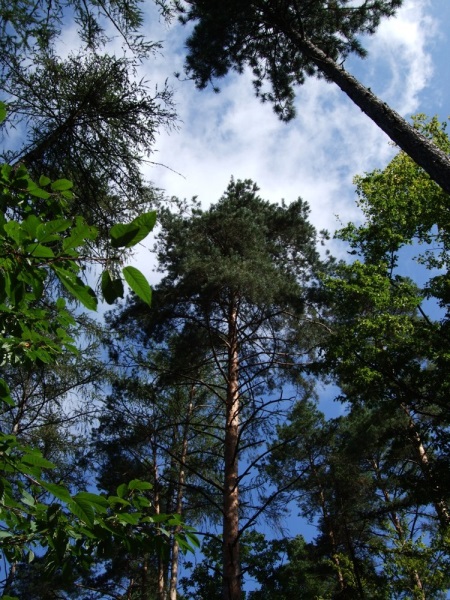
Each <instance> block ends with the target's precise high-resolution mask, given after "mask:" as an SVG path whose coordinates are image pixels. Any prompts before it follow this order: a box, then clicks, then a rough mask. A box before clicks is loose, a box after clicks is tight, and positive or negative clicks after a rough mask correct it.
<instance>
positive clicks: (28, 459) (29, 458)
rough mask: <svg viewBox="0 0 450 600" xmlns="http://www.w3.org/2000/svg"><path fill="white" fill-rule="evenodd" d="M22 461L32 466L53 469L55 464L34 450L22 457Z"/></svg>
mask: <svg viewBox="0 0 450 600" xmlns="http://www.w3.org/2000/svg"><path fill="white" fill-rule="evenodd" d="M22 462H23V463H25V464H26V465H31V466H33V467H42V468H43V469H55V468H56V465H54V464H53V463H52V462H50V461H49V460H47V459H46V458H44V457H43V456H42V454H41V453H40V452H39V451H38V450H36V451H35V452H30V453H28V454H26V455H25V456H23V457H22Z"/></svg>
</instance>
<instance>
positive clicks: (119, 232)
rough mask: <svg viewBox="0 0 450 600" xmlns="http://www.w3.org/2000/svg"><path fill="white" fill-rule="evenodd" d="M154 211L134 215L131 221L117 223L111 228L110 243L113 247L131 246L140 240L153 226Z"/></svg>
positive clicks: (154, 220) (154, 219)
mask: <svg viewBox="0 0 450 600" xmlns="http://www.w3.org/2000/svg"><path fill="white" fill-rule="evenodd" d="M155 222H156V213H155V212H154V211H153V212H149V213H144V214H143V215H140V216H139V217H136V219H133V221H131V223H128V224H121V223H118V224H117V225H114V226H113V227H112V228H111V231H110V236H111V245H112V246H113V247H114V248H131V247H132V246H135V245H136V244H138V243H139V242H141V241H142V240H143V239H144V238H146V237H147V235H148V234H149V233H150V231H151V230H152V229H153V227H154V226H155Z"/></svg>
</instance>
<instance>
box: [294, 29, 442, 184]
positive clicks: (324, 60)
mask: <svg viewBox="0 0 450 600" xmlns="http://www.w3.org/2000/svg"><path fill="white" fill-rule="evenodd" d="M282 29H283V31H284V33H285V35H286V36H288V37H289V38H290V39H291V40H292V41H293V42H294V43H295V44H296V46H297V47H298V49H299V50H300V51H301V52H302V53H303V54H304V55H305V56H306V57H308V58H309V59H310V60H311V61H312V62H313V63H314V64H315V65H316V67H317V68H318V69H319V71H321V72H322V73H323V74H324V75H326V77H327V78H328V79H330V80H331V81H333V82H334V83H336V84H337V85H338V86H339V87H340V88H341V90H342V91H343V92H345V93H346V94H347V96H348V97H349V98H350V99H351V100H353V102H354V103H355V104H356V105H357V106H359V108H360V109H361V110H362V111H363V112H364V113H365V114H366V115H367V116H368V117H370V118H371V119H372V121H373V122H374V123H376V125H378V127H380V129H382V130H383V131H384V132H385V133H386V134H387V135H388V136H389V137H390V138H391V140H392V141H393V142H395V143H396V144H397V146H399V148H401V149H402V150H404V152H406V154H408V156H410V157H411V158H412V159H413V160H414V161H415V162H416V163H417V164H418V165H419V166H420V167H422V169H424V171H426V172H427V173H428V175H429V176H430V177H431V179H433V180H434V181H436V183H438V184H439V185H440V186H441V188H442V189H443V190H444V191H445V192H447V194H450V157H449V156H448V155H447V154H446V153H445V152H443V151H442V150H440V149H439V148H438V147H437V146H436V145H435V144H434V143H433V142H431V141H430V140H429V139H428V138H426V137H425V136H424V135H422V134H421V133H420V132H419V131H417V130H416V129H414V127H412V126H411V125H410V124H409V123H408V122H407V121H406V120H405V119H403V117H401V116H400V115H399V114H398V113H397V112H396V111H395V110H393V109H392V108H390V106H389V105H388V104H386V103H385V102H382V101H381V100H380V99H379V98H378V97H377V96H375V94H374V93H373V92H372V91H371V90H370V88H366V87H365V86H364V85H362V84H361V83H360V82H359V81H358V80H357V79H356V78H355V77H353V75H350V73H348V72H347V71H346V70H345V69H344V68H343V67H341V66H339V65H338V64H337V63H336V62H335V61H334V60H332V59H331V58H329V57H328V56H327V55H326V54H325V53H324V52H322V50H320V48H318V47H317V46H315V45H314V44H313V43H312V42H311V41H309V40H307V39H304V38H303V37H302V36H301V34H299V33H298V32H296V31H295V30H293V29H291V28H288V27H286V26H282Z"/></svg>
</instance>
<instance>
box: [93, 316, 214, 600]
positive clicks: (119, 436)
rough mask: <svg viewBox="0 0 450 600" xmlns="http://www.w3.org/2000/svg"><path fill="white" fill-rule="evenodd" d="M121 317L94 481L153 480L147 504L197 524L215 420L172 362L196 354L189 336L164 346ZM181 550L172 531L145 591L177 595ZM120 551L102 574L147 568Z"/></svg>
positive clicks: (105, 484) (112, 343)
mask: <svg viewBox="0 0 450 600" xmlns="http://www.w3.org/2000/svg"><path fill="white" fill-rule="evenodd" d="M117 317H118V315H117V314H116V313H114V314H113V315H109V317H108V318H107V321H108V322H109V323H114V321H115V319H117ZM127 325H128V326H127V332H126V336H122V338H121V339H117V338H115V339H111V337H110V338H109V350H110V356H111V358H112V360H113V361H114V365H115V368H114V369H113V372H112V374H111V376H110V381H111V383H112V390H111V393H110V395H109V396H108V398H107V399H106V402H105V404H104V407H103V410H102V411H101V415H100V417H99V427H98V428H97V429H96V431H95V437H94V444H93V457H94V460H95V461H96V463H97V464H98V467H97V469H96V472H97V481H98V485H99V487H100V488H101V489H103V490H105V491H106V492H107V493H111V490H114V489H115V488H116V486H117V484H118V482H120V481H122V480H123V479H124V478H126V477H130V476H132V477H133V478H134V477H136V478H145V479H146V480H148V481H150V482H151V483H152V485H153V496H152V504H153V507H154V510H155V512H156V513H157V514H158V513H171V514H176V515H177V516H178V517H180V518H181V516H182V517H183V519H184V520H185V521H189V523H190V524H191V526H192V525H194V524H195V525H197V526H200V524H201V523H203V522H204V521H205V519H206V516H207V514H208V507H207V506H205V505H206V502H205V499H204V497H203V496H202V495H201V494H199V492H198V487H199V482H201V479H200V478H199V477H198V475H197V473H198V472H199V471H200V472H201V473H202V478H203V479H207V478H208V477H211V473H212V472H213V470H214V469H213V463H214V461H213V460H212V457H211V453H210V452H209V450H210V447H209V445H208V440H206V441H205V436H204V435H202V430H203V428H204V427H205V424H206V423H211V422H212V421H213V420H214V414H213V412H212V410H211V408H210V407H209V406H208V397H207V394H206V393H205V391H204V390H202V389H200V390H199V389H198V387H197V386H195V385H193V384H192V383H189V382H186V381H185V380H184V378H183V377H182V376H181V375H180V373H179V372H178V368H184V369H186V364H187V360H188V355H190V358H191V359H192V361H196V360H197V348H196V347H195V346H193V345H192V339H189V340H180V339H178V337H176V339H174V340H169V341H168V342H167V343H166V344H165V347H164V348H161V347H159V346H156V347H155V344H154V341H153V339H148V338H147V336H146V335H145V332H143V331H142V329H141V328H140V327H136V328H135V327H134V325H135V323H132V322H130V321H129V320H128V322H127ZM136 325H137V323H136ZM181 354H182V355H183V358H181ZM197 375H198V376H200V373H199V372H197ZM202 491H203V492H204V493H206V492H205V491H204V490H202ZM209 512H210V511H209ZM179 527H180V526H179V524H175V525H174V527H173V528H170V527H167V530H169V531H170V532H171V533H175V534H176V533H177V532H178V530H179ZM180 550H184V548H183V546H181V547H180V543H179V539H178V538H177V536H176V535H175V536H172V537H171V540H170V547H169V549H168V551H167V552H166V553H165V554H164V555H162V556H160V557H159V559H158V561H157V564H153V569H154V575H153V580H151V579H150V577H149V576H148V574H147V580H148V581H147V586H146V591H145V594H144V593H142V597H143V598H148V597H152V598H153V597H154V596H155V597H157V598H158V599H164V598H167V597H168V598H169V599H170V600H176V597H177V596H176V588H177V581H178V563H179V556H180ZM123 558H124V557H123V553H121V552H120V549H118V559H119V560H117V561H116V562H115V563H113V564H111V568H109V569H108V571H107V573H106V574H105V573H104V574H102V581H103V582H106V580H107V576H108V575H109V577H110V578H111V579H114V578H118V577H121V576H123V577H125V576H126V577H128V578H130V579H131V578H133V579H134V581H139V580H140V579H141V578H142V574H143V573H144V572H147V573H148V572H149V565H148V560H147V564H146V557H144V556H143V557H141V560H135V561H134V562H133V564H132V565H130V564H127V563H126V562H125V560H124V559H123ZM133 574H134V575H133Z"/></svg>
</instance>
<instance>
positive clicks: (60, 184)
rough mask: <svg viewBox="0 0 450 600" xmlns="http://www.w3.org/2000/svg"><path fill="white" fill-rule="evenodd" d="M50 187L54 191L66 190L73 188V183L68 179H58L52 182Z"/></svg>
mask: <svg viewBox="0 0 450 600" xmlns="http://www.w3.org/2000/svg"><path fill="white" fill-rule="evenodd" d="M50 187H51V188H52V190H53V191H54V192H64V191H66V190H70V189H72V187H73V183H72V182H71V181H69V180H68V179H57V180H56V181H54V182H53V183H52V184H51V186H50Z"/></svg>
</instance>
